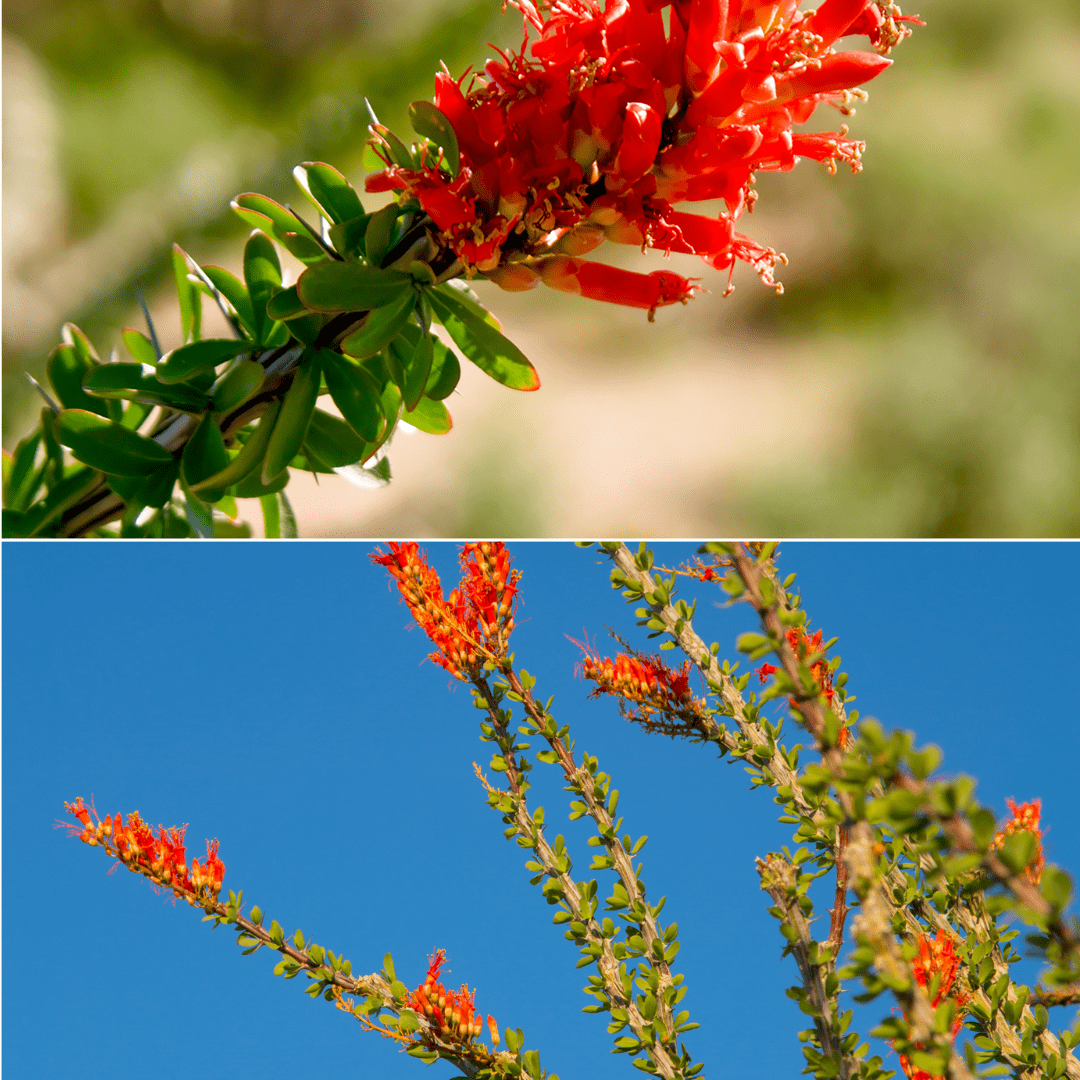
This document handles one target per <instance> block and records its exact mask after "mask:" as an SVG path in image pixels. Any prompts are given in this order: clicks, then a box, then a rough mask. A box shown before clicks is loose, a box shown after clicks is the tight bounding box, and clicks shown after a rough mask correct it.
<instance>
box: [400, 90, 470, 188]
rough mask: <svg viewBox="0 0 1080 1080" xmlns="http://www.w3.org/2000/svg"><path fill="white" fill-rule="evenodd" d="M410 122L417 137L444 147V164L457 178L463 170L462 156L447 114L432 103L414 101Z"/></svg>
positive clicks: (410, 112)
mask: <svg viewBox="0 0 1080 1080" xmlns="http://www.w3.org/2000/svg"><path fill="white" fill-rule="evenodd" d="M409 121H410V122H411V124H412V126H413V130H414V131H415V132H416V134H417V135H423V136H424V137H425V138H427V139H430V140H431V141H432V142H433V143H434V144H435V145H436V146H439V147H442V151H443V164H444V165H445V166H446V168H447V171H448V172H449V173H450V175H451V176H457V174H458V172H459V171H460V170H461V154H460V153H459V151H458V141H457V132H455V131H454V126H453V124H451V123H450V121H449V119H447V116H446V114H445V113H444V112H443V111H442V110H441V109H438V108H436V107H435V106H434V105H433V104H432V103H431V102H430V101H414V102H413V103H412V104H411V105H410V106H409Z"/></svg>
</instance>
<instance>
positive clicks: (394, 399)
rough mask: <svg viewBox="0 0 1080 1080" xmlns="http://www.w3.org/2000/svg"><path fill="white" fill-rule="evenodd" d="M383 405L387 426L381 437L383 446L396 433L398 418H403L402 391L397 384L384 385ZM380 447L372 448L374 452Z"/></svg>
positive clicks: (388, 383) (380, 442) (381, 400)
mask: <svg viewBox="0 0 1080 1080" xmlns="http://www.w3.org/2000/svg"><path fill="white" fill-rule="evenodd" d="M379 401H380V404H381V405H382V410H383V415H384V416H385V417H386V427H385V428H384V429H383V433H382V435H381V436H380V437H379V444H378V445H379V446H381V445H382V444H383V443H384V442H386V440H387V439H389V438H390V436H391V435H393V433H394V428H395V427H397V422H398V420H400V419H401V410H402V402H401V391H400V390H399V389H398V388H397V386H396V384H394V383H392V382H387V383H386V385H385V386H384V387H383V391H382V395H381V396H380V398H379ZM377 449H378V446H376V447H373V448H372V453H374V452H375V450H377Z"/></svg>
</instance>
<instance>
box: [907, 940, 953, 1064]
mask: <svg viewBox="0 0 1080 1080" xmlns="http://www.w3.org/2000/svg"><path fill="white" fill-rule="evenodd" d="M917 944H918V948H919V954H918V956H916V957H915V959H914V960H913V961H912V962H911V972H912V974H913V975H914V976H915V981H916V982H917V983H918V984H919V985H920V986H921V987H922V988H923V989H924V990H926V991H927V992H928V993H929V994H930V995H931V997H930V1004H931V1005H932V1006H933V1007H934V1008H935V1009H936V1008H937V1007H938V1006H939V1005H940V1004H941V1003H942V1002H943V1001H947V1000H951V1001H954V1002H955V1003H956V1012H955V1014H954V1015H953V1021H952V1030H951V1035H952V1038H953V1039H955V1038H956V1036H957V1033H958V1032H959V1031H960V1028H961V1027H962V1026H963V1023H964V1011H965V1007H966V1005H967V1002H968V999H969V995H968V994H967V993H966V991H965V990H964V988H963V987H962V986H958V985H957V981H956V980H957V976H958V975H959V973H960V959H959V957H958V956H957V955H956V950H955V949H954V947H953V942H952V939H951V938H950V937H948V936H947V935H946V933H945V931H944V930H939V931H938V932H937V936H936V937H934V938H928V937H927V936H926V935H925V934H920V935H919V939H918V942H917ZM900 1067H901V1068H902V1069H903V1070H904V1073H905V1075H907V1076H908V1077H910V1080H939V1078H938V1077H932V1076H931V1075H930V1073H928V1072H926V1071H925V1070H924V1069H920V1068H917V1067H916V1066H915V1065H913V1064H912V1063H911V1061H910V1060H909V1059H908V1057H907V1055H906V1054H901V1055H900Z"/></svg>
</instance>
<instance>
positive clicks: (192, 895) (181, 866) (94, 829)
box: [64, 796, 225, 910]
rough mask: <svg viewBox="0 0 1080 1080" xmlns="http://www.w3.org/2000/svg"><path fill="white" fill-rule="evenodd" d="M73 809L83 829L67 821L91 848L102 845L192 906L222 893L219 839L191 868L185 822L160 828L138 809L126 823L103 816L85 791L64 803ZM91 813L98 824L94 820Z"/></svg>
mask: <svg viewBox="0 0 1080 1080" xmlns="http://www.w3.org/2000/svg"><path fill="white" fill-rule="evenodd" d="M64 807H65V808H66V810H67V812H68V813H69V814H73V815H74V816H75V817H76V818H78V819H79V822H80V823H81V825H82V829H79V828H78V827H77V826H75V825H68V826H67V827H68V828H69V829H70V830H71V832H72V834H73V835H75V836H77V837H78V838H79V839H80V840H82V841H83V843H85V844H89V845H90V846H91V847H103V848H104V849H105V850H106V852H107V853H108V854H109V855H113V856H115V857H116V858H117V859H119V860H120V862H121V863H123V865H124V866H126V867H127V868H128V869H129V870H131V871H132V872H133V873H136V874H142V875H143V877H147V878H149V879H150V880H151V881H152V882H153V883H154V884H155V885H158V886H160V887H161V888H164V889H170V890H172V892H173V894H174V895H175V896H177V897H180V898H181V899H183V900H186V901H187V902H188V903H189V904H191V905H192V906H195V905H199V906H200V907H203V908H205V909H206V910H210V909H211V908H212V907H213V906H214V905H215V904H216V903H217V897H218V893H220V892H221V882H222V878H223V877H224V876H225V864H224V863H223V862H222V861H221V859H220V858H218V842H217V840H213V841H210V840H207V841H206V859H205V861H204V862H203V863H201V864H200V862H199V860H198V859H192V860H191V867H190V869H189V868H188V865H187V860H186V855H185V846H184V833H185V832H186V830H187V826H186V825H181V826H179V827H178V828H172V829H167V828H165V826H164V825H159V826H158V827H157V832H155V831H154V830H153V829H152V828H151V827H150V826H149V825H147V823H146V822H145V821H143V819H142V818H141V817H140V816H139V812H138V811H137V810H135V811H133V812H132V813H130V814H129V815H128V817H127V821H126V822H125V821H124V819H123V817H122V815H120V814H117V815H116V816H115V817H114V818H109V817H105V818H104V819H102V818H100V817H98V815H97V811H96V810H94V808H93V803H91V805H90V806H89V807H87V806H86V805H85V803H84V802H83V800H82V797H81V796H80V797H79V798H77V799H76V800H75V802H74V803H66V802H65V803H64ZM91 813H92V814H93V815H94V818H96V819H97V820H96V823H95V821H94V820H92V819H91V816H90V815H91Z"/></svg>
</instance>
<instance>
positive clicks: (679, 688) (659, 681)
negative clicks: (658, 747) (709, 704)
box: [574, 641, 702, 717]
mask: <svg viewBox="0 0 1080 1080" xmlns="http://www.w3.org/2000/svg"><path fill="white" fill-rule="evenodd" d="M574 644H575V645H577V646H578V648H580V649H581V651H582V653H583V654H584V655H583V657H582V660H581V663H580V664H578V667H577V672H578V674H580V675H581V676H582V677H583V678H585V679H589V680H590V681H592V682H594V683H596V686H595V687H594V688H593V690H592V692H591V693H590V694H589V696H590V697H600V696H601V695H603V694H610V695H611V696H612V697H617V698H622V699H623V700H625V701H629V702H631V703H632V704H634V705H636V706H638V708H639V709H640V710H641V714H642V715H643V716H646V717H647V716H648V715H649V714H650V713H651V712H654V711H657V710H659V711H660V712H665V713H670V714H673V715H676V716H680V715H684V714H687V713H698V712H700V710H701V707H702V703H701V702H699V701H696V700H695V699H694V696H693V693H692V692H691V690H690V669H691V666H692V665H691V663H690V661H689V660H687V661H686V663H684V664H683V666H682V667H681V668H679V669H677V670H676V669H674V668H669V667H668V666H667V664H665V663H664V661H663V660H662V659H661V658H660V657H659V656H637V655H635V656H630V655H627V654H626V653H619V654H618V655H617V656H616V657H615V659H614V660H612V659H611V658H609V657H603V656H601V655H600V654H599V653H597V652H595V651H593V650H591V649H590V648H589V646H587V645H584V644H582V643H581V642H580V641H575V642H574Z"/></svg>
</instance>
